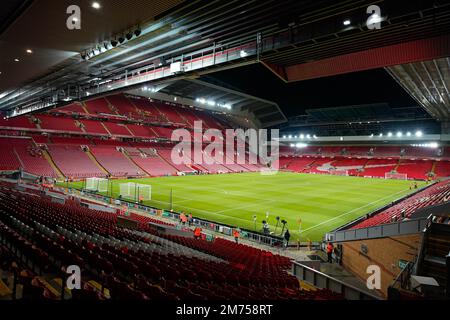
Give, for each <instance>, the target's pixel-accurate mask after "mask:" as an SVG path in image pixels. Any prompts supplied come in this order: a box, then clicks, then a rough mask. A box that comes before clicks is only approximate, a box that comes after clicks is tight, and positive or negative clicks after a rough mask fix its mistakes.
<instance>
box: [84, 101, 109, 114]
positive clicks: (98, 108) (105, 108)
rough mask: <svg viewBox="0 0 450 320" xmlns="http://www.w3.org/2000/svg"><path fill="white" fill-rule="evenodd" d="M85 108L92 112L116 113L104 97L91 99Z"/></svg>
mask: <svg viewBox="0 0 450 320" xmlns="http://www.w3.org/2000/svg"><path fill="white" fill-rule="evenodd" d="M85 108H86V110H87V111H88V112H89V113H90V114H94V115H95V114H100V113H105V114H114V112H113V111H112V110H111V108H110V107H109V104H108V101H107V100H106V99H104V98H98V99H94V100H89V101H87V102H86V103H85Z"/></svg>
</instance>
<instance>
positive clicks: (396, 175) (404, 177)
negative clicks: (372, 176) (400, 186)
mask: <svg viewBox="0 0 450 320" xmlns="http://www.w3.org/2000/svg"><path fill="white" fill-rule="evenodd" d="M384 178H385V179H397V180H408V175H407V174H406V173H391V172H386V173H385V174H384Z"/></svg>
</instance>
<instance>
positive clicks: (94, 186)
mask: <svg viewBox="0 0 450 320" xmlns="http://www.w3.org/2000/svg"><path fill="white" fill-rule="evenodd" d="M85 189H86V190H89V191H96V192H108V179H105V178H96V177H93V178H86V188H85Z"/></svg>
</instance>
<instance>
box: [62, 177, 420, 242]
mask: <svg viewBox="0 0 450 320" xmlns="http://www.w3.org/2000/svg"><path fill="white" fill-rule="evenodd" d="M125 182H136V183H141V184H149V185H151V186H152V200H151V201H144V204H146V205H150V206H153V207H157V208H160V209H169V208H170V199H171V196H170V194H171V193H172V205H173V210H174V211H178V212H179V211H185V212H187V213H192V215H193V216H194V217H198V218H202V219H207V220H209V221H215V222H219V223H224V224H227V225H231V226H238V227H241V228H245V229H248V230H250V231H252V230H256V231H261V230H262V220H267V221H268V223H269V225H270V231H275V227H276V222H277V221H276V217H277V216H279V217H280V220H283V219H284V220H286V221H287V224H286V226H287V228H288V229H289V231H290V233H291V235H292V239H294V240H297V239H298V237H299V236H300V239H301V241H307V240H308V239H310V240H312V241H318V240H321V239H322V236H323V235H324V233H326V232H328V231H331V230H333V229H335V228H337V227H339V226H341V225H343V224H344V223H346V222H349V221H351V220H354V219H355V218H358V217H360V216H363V215H365V214H367V213H368V212H370V211H373V210H374V209H376V208H379V207H382V206H384V205H386V204H388V203H390V202H392V201H394V200H396V199H398V198H400V197H403V196H405V195H407V194H408V193H410V192H412V191H411V190H410V189H409V186H410V184H411V182H410V181H405V180H385V179H370V178H359V177H343V176H333V175H314V174H298V173H290V172H279V173H278V174H275V175H262V174H260V173H237V174H221V175H198V176H197V175H191V176H180V177H178V176H174V177H159V178H141V179H125V180H112V194H113V197H118V196H119V185H120V184H121V183H125ZM69 185H70V186H72V187H75V188H82V187H83V182H73V183H71V184H69ZM419 186H422V182H421V183H420V184H419ZM171 191H172V192H171ZM104 194H106V193H104ZM254 215H255V216H256V224H255V223H254V221H253V216H254ZM266 215H268V218H267V219H266ZM300 220H301V229H300V224H299V221H300ZM280 231H281V226H278V228H277V230H276V234H279V233H280ZM300 231H301V232H300Z"/></svg>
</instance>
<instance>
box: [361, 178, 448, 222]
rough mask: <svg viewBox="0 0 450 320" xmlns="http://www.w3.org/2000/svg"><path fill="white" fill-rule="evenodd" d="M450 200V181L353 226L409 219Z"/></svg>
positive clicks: (434, 186) (436, 185)
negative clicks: (425, 209)
mask: <svg viewBox="0 0 450 320" xmlns="http://www.w3.org/2000/svg"><path fill="white" fill-rule="evenodd" d="M449 199H450V181H442V182H438V183H436V184H434V185H432V186H430V187H429V188H427V189H425V190H423V191H420V192H418V193H416V194H414V195H413V196H411V197H409V198H406V199H405V200H403V201H401V202H399V203H397V204H395V205H394V206H392V207H390V208H388V209H386V210H384V211H382V212H380V213H378V214H376V215H374V216H373V217H370V218H368V219H365V220H364V221H362V222H360V223H358V224H356V225H355V226H353V227H352V229H359V228H365V227H372V226H376V225H379V224H383V223H391V222H393V221H401V220H403V219H408V218H410V217H411V216H412V215H413V214H414V212H416V211H417V210H419V209H422V208H425V207H429V206H432V205H435V204H439V203H442V202H446V201H448V200H449Z"/></svg>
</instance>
